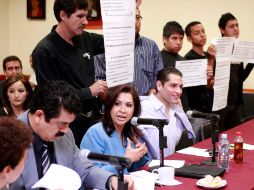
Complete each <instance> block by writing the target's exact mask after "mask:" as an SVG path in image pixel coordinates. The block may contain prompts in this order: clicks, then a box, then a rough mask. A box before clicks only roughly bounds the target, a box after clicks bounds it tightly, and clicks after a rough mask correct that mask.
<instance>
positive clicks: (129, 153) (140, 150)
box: [125, 138, 147, 163]
mask: <svg viewBox="0 0 254 190" xmlns="http://www.w3.org/2000/svg"><path fill="white" fill-rule="evenodd" d="M146 153H147V148H146V145H145V143H144V144H141V143H139V142H138V143H136V148H132V147H131V141H130V139H129V138H127V147H126V152H125V157H128V158H130V159H131V162H132V163H133V162H136V161H139V160H140V158H142V157H143V156H144V155H145V154H146Z"/></svg>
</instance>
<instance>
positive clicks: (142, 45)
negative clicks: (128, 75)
mask: <svg viewBox="0 0 254 190" xmlns="http://www.w3.org/2000/svg"><path fill="white" fill-rule="evenodd" d="M141 21H142V16H141V14H140V10H139V9H138V8H136V22H135V49H134V79H133V82H132V83H131V85H132V86H134V88H135V89H136V91H137V92H138V95H139V96H147V95H148V94H149V93H151V92H154V89H155V83H156V75H157V73H158V71H159V70H161V69H162V68H163V62H162V59H161V55H160V50H159V48H158V46H157V44H156V43H155V42H154V41H153V40H151V39H149V38H146V37H144V36H142V35H140V29H141ZM95 78H96V79H104V80H106V63H105V54H101V55H97V56H95Z"/></svg>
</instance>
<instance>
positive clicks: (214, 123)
mask: <svg viewBox="0 0 254 190" xmlns="http://www.w3.org/2000/svg"><path fill="white" fill-rule="evenodd" d="M211 121H212V138H211V139H212V160H205V161H203V162H202V164H204V165H209V166H216V165H217V162H216V142H219V131H218V130H217V129H218V119H217V118H212V119H211Z"/></svg>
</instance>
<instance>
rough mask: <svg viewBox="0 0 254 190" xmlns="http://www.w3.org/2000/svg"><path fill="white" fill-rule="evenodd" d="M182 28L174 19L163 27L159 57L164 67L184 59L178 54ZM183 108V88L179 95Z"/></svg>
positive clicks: (184, 104)
mask: <svg viewBox="0 0 254 190" xmlns="http://www.w3.org/2000/svg"><path fill="white" fill-rule="evenodd" d="M183 38H184V30H183V28H182V26H181V25H180V24H179V23H178V22H176V21H169V22H167V23H166V25H165V26H164V28H163V45H164V47H163V50H161V58H162V61H163V65H164V68H165V67H175V65H176V61H182V60H185V58H184V57H182V56H181V55H179V52H180V50H181V49H182V46H183ZM181 102H182V105H183V109H184V110H185V111H187V110H188V97H187V92H185V89H183V95H182V96H181Z"/></svg>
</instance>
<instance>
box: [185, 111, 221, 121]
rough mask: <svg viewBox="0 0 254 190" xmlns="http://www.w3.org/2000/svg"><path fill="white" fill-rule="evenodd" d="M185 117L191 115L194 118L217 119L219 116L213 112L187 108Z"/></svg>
mask: <svg viewBox="0 0 254 190" xmlns="http://www.w3.org/2000/svg"><path fill="white" fill-rule="evenodd" d="M186 115H187V117H189V116H192V117H195V118H205V119H208V120H209V119H210V120H219V119H220V116H219V115H218V114H214V113H203V112H199V111H196V110H193V111H191V110H189V111H187V112H186Z"/></svg>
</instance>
